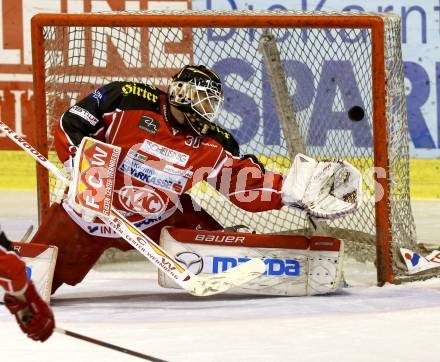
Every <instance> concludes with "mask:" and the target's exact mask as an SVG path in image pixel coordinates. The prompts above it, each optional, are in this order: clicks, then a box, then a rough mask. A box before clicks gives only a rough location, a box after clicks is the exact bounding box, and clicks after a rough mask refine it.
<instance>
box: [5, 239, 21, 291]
mask: <svg viewBox="0 0 440 362" xmlns="http://www.w3.org/2000/svg"><path fill="white" fill-rule="evenodd" d="M26 285H27V277H26V265H25V263H24V262H23V261H22V260H20V259H19V258H18V256H17V255H16V254H15V253H14V252H13V251H8V250H6V249H5V248H4V247H3V246H1V245H0V287H2V288H3V289H4V290H5V291H6V292H7V293H9V294H21V293H23V292H24V291H25V288H26Z"/></svg>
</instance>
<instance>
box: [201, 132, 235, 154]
mask: <svg viewBox="0 0 440 362" xmlns="http://www.w3.org/2000/svg"><path fill="white" fill-rule="evenodd" d="M206 136H207V137H211V138H212V139H214V140H216V141H217V142H219V143H220V144H221V145H222V147H223V148H224V149H225V150H226V151H228V152H230V153H231V154H232V155H233V156H236V157H238V156H240V147H239V145H238V142H237V141H236V140H235V138H234V137H233V136H232V134H231V133H230V132H229V131H227V130H225V129H224V128H222V127H220V126H218V125H216V124H211V126H210V128H209V131H208V132H207V134H206Z"/></svg>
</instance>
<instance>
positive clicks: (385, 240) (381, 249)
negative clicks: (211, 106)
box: [31, 13, 395, 285]
mask: <svg viewBox="0 0 440 362" xmlns="http://www.w3.org/2000/svg"><path fill="white" fill-rule="evenodd" d="M31 23H32V24H31V29H32V59H33V81H34V106H35V112H34V117H35V119H34V121H35V124H36V127H35V139H36V147H37V149H38V150H39V151H40V152H41V153H42V154H43V155H44V156H46V157H47V156H48V140H47V133H46V132H47V113H46V93H45V71H44V69H45V68H44V39H43V27H44V26H57V25H58V26H63V25H64V26H69V25H76V26H117V27H121V26H122V27H125V26H126V27H129V26H134V27H140V26H144V27H145V26H154V27H177V28H181V27H210V28H238V27H255V28H257V27H258V28H269V27H286V28H293V27H295V28H358V29H360V28H363V29H370V31H371V37H372V67H373V69H372V94H373V98H372V101H373V115H372V118H373V135H374V166H375V167H380V168H381V169H383V170H385V171H386V175H388V174H389V158H388V150H387V146H388V135H387V127H386V123H387V119H386V99H385V95H386V94H385V92H386V91H385V89H386V88H385V86H386V84H385V59H384V58H385V54H384V53H385V48H384V46H385V41H384V34H385V25H384V20H383V19H382V18H381V17H379V16H374V15H363V16H347V15H326V16H319V15H310V14H307V15H292V16H290V15H288V16H276V15H258V16H252V15H243V14H241V15H240V14H237V15H236V16H230V15H229V16H226V15H218V14H212V13H211V15H209V13H207V14H206V15H197V14H195V15H191V16H181V15H177V14H170V15H160V14H154V13H153V14H142V15H139V14H132V15H127V14H124V15H120V14H38V15H35V16H34V17H33V18H32V21H31ZM375 181H376V182H377V184H378V185H380V186H381V188H382V190H383V191H382V192H383V196H382V197H381V198H380V199H379V200H378V201H376V204H375V213H376V250H377V265H376V266H377V276H378V283H379V285H383V284H384V283H385V282H390V283H393V282H394V281H395V278H394V275H393V266H392V265H393V260H392V250H391V247H392V235H391V221H390V217H389V216H390V213H391V210H390V204H389V179H388V177H384V178H378V177H377V174H375ZM48 184H49V177H48V171H47V170H46V169H44V168H43V167H42V166H39V165H37V187H38V205H39V220H40V221H41V220H42V219H43V218H44V216H45V215H47V212H48V209H49V206H50V201H49V186H48ZM376 195H378V187H376Z"/></svg>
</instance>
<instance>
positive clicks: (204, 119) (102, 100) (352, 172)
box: [32, 65, 361, 292]
mask: <svg viewBox="0 0 440 362" xmlns="http://www.w3.org/2000/svg"><path fill="white" fill-rule="evenodd" d="M223 101H224V98H223V89H222V83H221V80H220V77H219V75H218V74H217V73H215V72H214V71H212V70H210V69H209V68H206V67H204V66H194V65H188V66H185V67H184V68H183V69H181V70H180V71H179V72H178V73H177V74H176V75H175V76H174V77H173V78H172V80H171V82H170V86H169V88H168V90H167V92H164V91H162V90H160V89H158V88H156V87H155V86H153V85H148V84H141V83H133V82H113V83H110V84H107V85H105V86H103V87H102V88H99V89H97V90H96V91H95V92H93V93H92V94H90V95H88V96H87V97H85V98H84V99H82V100H80V101H79V102H78V103H77V104H75V105H73V106H72V107H70V108H69V109H68V110H67V111H66V112H65V113H64V114H63V115H62V117H61V119H60V121H59V124H58V125H57V130H56V134H55V146H56V151H57V153H58V156H59V158H60V160H61V161H62V162H63V163H64V164H65V166H66V170H67V172H69V170H71V169H72V166H73V160H74V156H75V153H76V152H77V147H78V146H79V144H80V143H81V141H82V139H83V138H84V137H92V138H94V139H96V140H99V141H102V142H105V143H108V144H111V145H114V146H117V147H119V148H120V150H121V151H120V157H119V161H118V163H117V166H116V176H115V185H114V190H115V194H114V197H113V207H115V208H116V209H117V210H119V211H120V212H121V213H122V214H123V215H124V216H125V217H127V218H128V219H129V220H130V221H131V222H132V223H134V225H135V226H136V227H137V228H138V229H140V230H142V231H143V232H144V233H145V234H146V235H147V236H149V237H150V238H151V239H153V240H155V241H156V242H158V241H159V239H160V233H161V230H162V229H163V228H164V227H166V226H168V227H175V228H186V229H193V230H199V229H203V230H219V229H221V228H222V226H221V225H219V223H218V222H217V221H216V220H215V219H214V218H213V217H212V216H210V215H209V214H208V213H206V212H205V211H204V210H202V209H201V208H200V207H198V205H195V203H194V202H193V201H192V200H191V198H190V197H189V196H188V194H186V193H185V192H186V191H188V190H189V189H190V188H191V187H192V186H194V185H195V184H197V183H199V182H201V181H208V182H209V183H210V184H211V185H212V186H214V187H215V188H216V189H217V190H218V191H220V192H221V193H222V194H223V195H224V196H226V197H227V198H228V199H229V200H230V201H231V202H233V203H234V204H235V205H237V206H239V207H240V208H242V209H244V210H246V211H250V212H259V211H266V210H272V209H280V208H281V207H283V206H288V207H296V208H301V209H303V210H305V211H306V212H308V213H309V214H310V215H312V216H314V217H321V218H332V217H339V216H342V215H344V214H346V213H349V212H353V211H354V210H355V209H356V207H357V205H358V202H359V200H360V196H361V195H360V193H361V187H360V185H361V181H360V175H359V173H358V172H357V170H356V169H355V168H353V167H352V166H350V165H348V164H347V163H345V162H343V161H329V162H317V161H315V160H313V159H310V158H308V157H307V156H304V155H300V156H299V157H298V158H297V159H295V161H294V163H293V165H292V170H291V171H289V173H288V175H287V176H286V177H283V175H281V174H278V173H273V172H266V171H265V169H264V167H263V165H262V164H261V163H260V162H259V161H258V158H257V157H255V156H253V155H244V156H243V155H240V152H239V146H238V144H237V142H236V141H235V140H234V138H233V136H232V135H231V134H230V133H229V132H228V131H226V130H224V129H223V128H221V127H220V126H219V125H218V124H217V123H215V121H216V120H217V119H218V116H219V114H220V111H221V109H222V104H223ZM301 175H304V177H302V176H301ZM335 175H343V177H335ZM336 179H337V180H339V181H338V182H336ZM348 196H349V197H348ZM69 200H71V197H69V196H67V197H64V199H63V200H62V202H61V204H53V205H52V206H51V208H50V210H49V213H48V215H47V216H46V218H45V219H44V220H43V223H42V226H41V227H40V228H39V230H38V232H37V233H36V234H35V236H34V238H33V240H32V243H44V244H49V245H55V246H57V247H58V249H59V252H58V261H57V266H56V269H55V274H54V280H53V285H52V292H55V291H56V290H57V288H59V287H60V286H61V285H62V284H63V283H67V284H69V285H75V284H77V283H79V282H80V281H81V280H82V279H83V278H84V277H85V275H86V274H87V273H88V272H89V270H90V269H91V268H92V267H93V265H94V264H95V263H96V261H97V260H98V258H99V257H100V256H101V254H102V253H103V252H104V251H105V250H106V249H108V248H110V247H116V248H119V249H121V250H128V249H131V246H130V245H129V244H127V243H126V242H125V241H123V240H122V239H121V238H120V237H119V235H117V234H116V233H115V232H114V231H112V230H111V229H109V228H108V227H106V225H105V224H103V223H101V222H100V221H99V220H97V219H95V220H94V218H93V215H90V214H89V213H88V212H87V210H85V209H81V208H80V207H78V205H74V204H73V203H72V202H70V201H69ZM265 245H266V246H270V240H269V239H268V240H266V244H265ZM305 248H306V249H307V250H309V249H310V245H309V244H308V245H306V246H305ZM231 257H233V255H231Z"/></svg>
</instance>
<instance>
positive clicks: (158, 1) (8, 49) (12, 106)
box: [0, 0, 193, 150]
mask: <svg viewBox="0 0 440 362" xmlns="http://www.w3.org/2000/svg"><path fill="white" fill-rule="evenodd" d="M1 1H2V6H1V9H2V14H1V16H2V18H1V22H0V23H1V24H0V25H1V26H0V74H2V75H3V78H2V79H3V80H4V82H0V107H1V110H0V112H1V119H2V120H5V121H6V123H7V124H8V125H9V126H10V127H11V128H12V129H14V130H16V132H17V133H18V134H19V135H20V136H23V137H25V138H26V140H27V141H29V142H30V143H31V144H35V143H36V140H35V139H34V128H35V127H34V124H35V123H34V119H33V117H34V112H33V103H32V97H33V85H32V65H31V64H29V63H30V61H31V57H30V54H31V38H30V37H31V35H30V31H29V30H30V25H29V24H30V18H31V17H32V15H34V14H37V13H39V12H43V13H57V12H75V13H76V12H86V13H87V12H91V11H102V10H112V11H120V10H137V9H139V10H147V9H149V10H151V9H160V8H164V5H165V6H170V7H171V8H175V9H184V8H186V9H191V7H192V6H191V3H192V2H191V0H181V1H178V0H173V1H169V0H155V1H150V0H137V1H136V0H131V1H128V0H125V1H120V0H82V1H81V0H58V1H57V0H39V1H31V0H17V1H4V0H1ZM120 31H121V33H120V34H121V37H122V38H123V36H124V32H125V33H126V34H127V38H129V39H133V38H136V39H137V41H138V42H139V47H137V48H136V47H132V48H133V49H135V51H134V52H133V54H131V55H130V61H129V63H128V62H127V60H126V57H124V53H123V50H121V48H120V47H119V48H118V47H117V46H116V45H115V44H116V40H115V39H114V38H113V39H112V38H111V36H110V32H109V31H106V30H104V32H103V33H102V34H100V35H96V34H95V35H92V33H91V30H90V29H87V30H86V31H84V32H83V34H82V35H81V37H79V38H78V36H77V34H76V35H71V36H72V37H75V39H76V40H75V43H77V44H79V43H81V44H79V45H80V46H81V47H83V48H84V53H83V54H84V58H82V59H81V62H82V63H81V64H74V65H73V64H69V59H70V61H71V59H72V57H69V54H68V53H67V50H64V54H61V55H62V56H61V59H62V64H61V65H60V67H53V68H51V69H50V72H51V75H53V76H56V75H57V74H59V75H60V76H65V75H69V74H78V72H87V73H88V74H90V76H91V79H89V80H88V82H89V83H81V84H78V83H72V84H66V85H64V86H63V91H62V92H60V93H58V94H57V99H56V100H55V101H54V100H53V99H48V100H47V101H48V102H49V103H50V104H53V105H54V109H53V110H52V113H51V114H50V119H51V120H57V119H59V117H60V116H61V114H62V113H63V112H65V111H66V109H67V108H68V107H70V106H72V105H73V104H74V103H76V101H78V100H79V99H81V98H83V97H85V96H86V95H87V94H89V93H92V92H93V91H94V90H95V89H96V88H98V87H100V86H102V85H103V84H101V83H100V81H101V80H102V78H103V77H105V78H106V79H107V81H110V80H111V79H112V78H119V79H120V77H126V78H130V79H133V78H145V77H151V78H155V77H161V78H162V77H170V76H171V75H173V74H174V73H175V72H176V70H177V68H164V65H163V64H161V63H158V62H160V61H159V60H157V59H158V57H157V56H153V54H152V53H153V51H154V52H158V53H166V54H167V53H168V54H178V55H179V56H180V57H181V58H182V61H183V62H185V60H187V61H188V62H191V61H192V58H193V54H192V48H193V47H192V32H191V31H190V30H189V29H177V28H176V29H174V30H173V31H174V34H173V38H174V40H173V41H170V40H168V39H170V37H168V38H167V37H161V36H159V37H158V36H154V33H153V32H150V31H149V30H148V29H146V28H144V29H139V28H134V27H131V28H127V29H120ZM63 35H64V36H65V35H66V34H63V33H62V30H58V32H57V33H56V34H55V35H54V38H53V39H51V40H47V41H46V45H47V46H50V45H55V49H53V50H54V51H56V50H60V51H61V50H62V49H61V46H64V45H65V42H63V41H60V40H61V39H65V38H63ZM153 36H154V38H153ZM96 37H99V39H96ZM122 38H121V39H122ZM78 39H83V40H82V41H79V40H78ZM72 40H73V39H72ZM149 43H154V50H153V48H152V47H150V45H149ZM96 44H101V48H102V49H101V50H100V51H98V52H96V50H97V49H94V48H93V47H94V46H95V45H96ZM136 49H137V51H136ZM96 53H99V54H101V59H99V61H98V62H97V59H96V57H94V56H93V54H96ZM155 63H157V64H155ZM9 75H10V77H9ZM96 77H97V79H96ZM94 78H95V79H94ZM86 82H87V81H86ZM48 97H49V98H50V95H48ZM7 149H17V146H15V145H13V144H12V143H11V142H8V141H7V140H6V139H5V138H4V136H3V135H0V150H7Z"/></svg>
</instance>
